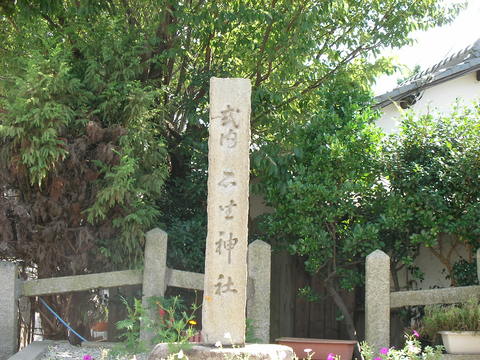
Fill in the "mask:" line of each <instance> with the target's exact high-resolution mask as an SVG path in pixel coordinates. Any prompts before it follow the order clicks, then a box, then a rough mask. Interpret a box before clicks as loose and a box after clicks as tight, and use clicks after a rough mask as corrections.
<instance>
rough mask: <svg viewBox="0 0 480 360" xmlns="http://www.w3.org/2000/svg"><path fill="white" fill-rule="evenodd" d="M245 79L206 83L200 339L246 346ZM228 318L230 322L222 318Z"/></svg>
mask: <svg viewBox="0 0 480 360" xmlns="http://www.w3.org/2000/svg"><path fill="white" fill-rule="evenodd" d="M250 96H251V86H250V81H249V80H247V79H219V78H212V79H211V80H210V124H209V140H208V146H209V153H208V205H207V212H208V230H207V244H206V252H205V283H204V300H203V307H202V319H203V329H202V337H203V340H204V341H205V343H206V344H214V343H215V342H217V341H222V339H223V336H224V334H225V333H226V332H229V333H230V334H231V336H232V341H233V344H238V345H243V344H244V342H245V306H246V287H247V235H248V229H247V225H248V193H249V191H248V190H249V177H250V173H249V168H250V161H249V147H250ZM226 314H228V317H226V316H225V315H226Z"/></svg>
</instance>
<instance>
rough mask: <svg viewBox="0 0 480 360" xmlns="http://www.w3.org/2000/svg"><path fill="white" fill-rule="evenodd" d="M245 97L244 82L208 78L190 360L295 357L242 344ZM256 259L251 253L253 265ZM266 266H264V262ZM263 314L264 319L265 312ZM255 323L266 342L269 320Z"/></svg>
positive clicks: (163, 348) (161, 355) (164, 351)
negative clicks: (201, 245)
mask: <svg viewBox="0 0 480 360" xmlns="http://www.w3.org/2000/svg"><path fill="white" fill-rule="evenodd" d="M250 94H251V86H250V81H249V80H247V79H219V78H212V79H210V126H209V127H210V129H209V132H210V136H209V140H208V204H207V212H208V233H207V244H206V252H205V277H204V290H203V291H204V297H203V308H202V325H203V329H202V338H203V342H204V344H202V345H192V346H191V348H190V349H189V350H186V351H185V354H183V351H182V356H183V355H186V356H187V357H188V358H189V359H191V360H225V359H251V360H292V359H293V358H294V355H293V351H292V349H291V348H289V347H287V346H283V345H271V344H245V320H246V319H245V310H246V302H247V242H248V241H247V235H248V229H247V223H248V194H249V192H248V182H249V177H250V169H249V168H250V166H249V148H250ZM256 247H262V248H263V253H266V254H267V253H268V255H266V256H269V255H270V254H269V252H270V249H269V247H268V245H266V246H263V245H261V244H258V243H257V246H254V249H253V250H254V251H253V252H255V248H256ZM257 250H258V249H257ZM260 250H262V249H260ZM267 250H268V251H267ZM255 257H256V255H254V254H252V255H251V258H252V261H253V259H254V258H255ZM267 266H268V267H269V264H265V267H267ZM258 271H259V269H258V267H257V268H255V267H253V266H252V269H251V274H252V276H253V280H254V281H255V280H257V281H258V283H259V284H258V285H259V286H260V285H261V284H260V283H263V281H262V280H261V279H260V277H259V276H257V275H258ZM264 285H266V284H264ZM265 291H266V290H265ZM261 294H262V291H259V293H258V294H257V295H258V296H252V297H251V302H253V303H254V305H255V306H257V307H260V308H261V307H263V308H265V304H264V301H261V300H260V299H259V298H258V297H259V296H261ZM262 300H264V299H262ZM267 308H268V307H267ZM257 313H258V312H257ZM257 313H256V314H257ZM265 316H266V317H267V318H268V316H269V314H265ZM257 325H259V326H260V327H261V329H263V330H262V335H263V336H264V337H266V338H267V337H268V325H269V323H268V319H267V320H266V321H265V323H262V324H257ZM265 328H266V329H265ZM267 340H268V339H267ZM232 345H234V346H232ZM169 354H170V352H169V348H168V344H165V343H161V344H157V346H155V348H154V349H153V351H152V352H151V353H150V355H149V357H148V360H162V359H166V358H167V357H168V356H169Z"/></svg>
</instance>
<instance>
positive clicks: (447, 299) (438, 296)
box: [390, 285, 480, 309]
mask: <svg viewBox="0 0 480 360" xmlns="http://www.w3.org/2000/svg"><path fill="white" fill-rule="evenodd" d="M479 296H480V286H479V285H474V286H461V287H449V288H443V289H431V290H413V291H396V292H393V293H391V294H390V307H391V308H392V309H393V308H399V307H403V306H415V305H433V304H454V303H458V302H462V301H467V300H468V299H470V298H472V297H479Z"/></svg>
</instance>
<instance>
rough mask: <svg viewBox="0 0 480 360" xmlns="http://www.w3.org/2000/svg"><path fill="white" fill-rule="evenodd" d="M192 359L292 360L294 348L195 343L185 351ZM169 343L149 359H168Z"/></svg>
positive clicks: (159, 347) (158, 347)
mask: <svg viewBox="0 0 480 360" xmlns="http://www.w3.org/2000/svg"><path fill="white" fill-rule="evenodd" d="M184 353H185V355H186V356H187V357H188V358H189V359H190V360H225V359H249V360H291V359H293V350H292V348H290V347H288V346H284V345H272V344H247V345H245V346H244V347H235V348H216V347H211V346H202V345H194V346H193V347H192V349H190V350H187V351H185V352H184ZM168 354H169V352H168V344H158V345H157V346H155V348H154V349H153V351H152V352H151V353H150V355H149V356H148V360H161V359H166V358H167V356H168Z"/></svg>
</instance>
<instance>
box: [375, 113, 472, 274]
mask: <svg viewBox="0 0 480 360" xmlns="http://www.w3.org/2000/svg"><path fill="white" fill-rule="evenodd" d="M479 133H480V107H479V106H478V105H474V106H471V107H470V108H462V107H456V108H454V109H453V110H452V113H450V114H432V113H430V114H427V115H423V116H415V115H414V114H413V113H407V114H406V115H405V117H404V119H403V124H402V129H401V132H400V134H398V135H397V136H394V137H393V138H392V139H391V140H390V142H389V143H388V144H387V145H386V146H385V149H384V152H383V154H384V155H383V156H384V157H383V164H384V174H385V176H386V177H387V178H388V187H387V189H386V193H385V197H384V198H383V200H382V201H383V203H384V209H385V210H384V213H383V216H382V219H381V225H382V228H383V229H385V231H387V232H388V233H389V234H390V237H397V239H399V240H400V241H397V242H396V244H397V246H398V247H397V248H394V249H395V250H396V251H397V252H402V250H401V249H402V248H403V249H405V247H409V248H410V249H414V248H415V247H418V245H420V244H422V245H425V246H427V247H428V248H429V249H430V250H431V252H432V253H433V255H435V256H436V257H438V259H439V260H440V261H441V262H442V264H443V265H444V266H445V268H446V270H447V275H449V276H450V277H451V278H452V280H455V277H454V276H453V277H452V270H453V265H454V264H453V261H454V258H453V256H454V255H455V246H458V244H463V245H466V246H467V249H468V250H469V258H468V259H467V260H468V261H469V262H472V260H473V256H474V254H475V250H476V249H477V248H478V247H479V245H480V225H479V224H480V202H479V200H480V184H479V182H478V179H479V178H480V138H479V136H478V134H479ZM386 237H388V236H386ZM449 242H453V244H454V246H453V247H451V246H448V243H449ZM456 244H457V245H456ZM403 252H404V253H405V251H403Z"/></svg>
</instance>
